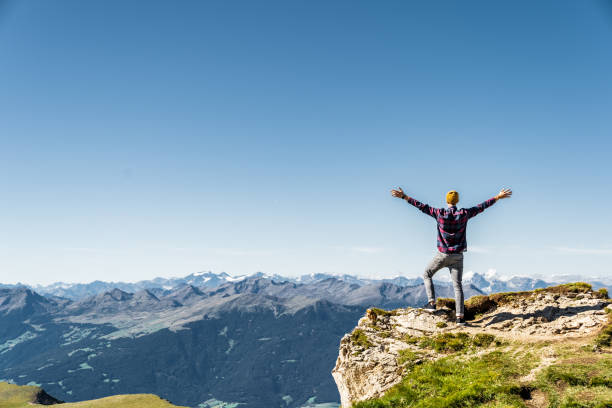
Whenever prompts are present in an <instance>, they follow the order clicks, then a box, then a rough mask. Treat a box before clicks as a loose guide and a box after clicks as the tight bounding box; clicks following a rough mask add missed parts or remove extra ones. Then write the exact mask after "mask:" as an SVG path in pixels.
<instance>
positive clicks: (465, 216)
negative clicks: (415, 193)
mask: <svg viewBox="0 0 612 408" xmlns="http://www.w3.org/2000/svg"><path fill="white" fill-rule="evenodd" d="M407 201H408V202H409V203H410V204H412V205H414V206H415V207H416V208H418V209H419V210H421V211H423V212H424V213H425V214H427V215H430V216H432V217H434V218H435V219H436V221H437V222H438V251H440V252H443V253H451V254H454V253H461V252H463V251H467V241H466V240H465V231H466V228H467V222H468V220H469V219H470V218H472V217H475V216H476V215H478V214H480V213H481V212H483V211H484V210H485V209H486V208H488V207H490V206H492V205H493V204H495V202H496V201H497V200H496V199H495V198H490V199H488V200H487V201H485V202H484V203H481V204H478V205H477V206H476V207H471V208H461V209H457V206H454V205H453V206H452V207H448V208H432V207H430V206H429V205H427V204H423V203H421V202H420V201H417V200H415V199H414V198H411V197H407Z"/></svg>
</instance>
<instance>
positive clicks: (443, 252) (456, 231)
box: [391, 187, 512, 326]
mask: <svg viewBox="0 0 612 408" xmlns="http://www.w3.org/2000/svg"><path fill="white" fill-rule="evenodd" d="M391 195H392V196H393V197H398V198H401V199H403V200H406V201H407V202H408V203H409V204H412V205H414V206H415V207H416V208H418V209H419V210H421V211H422V212H424V213H425V214H427V215H430V216H432V217H433V218H435V219H436V221H437V223H438V253H437V254H436V255H435V256H434V258H433V259H432V261H431V262H430V263H429V266H427V269H426V270H425V273H424V274H423V279H424V280H425V290H426V291H427V298H428V299H429V302H428V303H427V304H426V305H425V306H424V307H423V309H424V310H426V311H428V312H433V311H435V310H436V294H435V292H434V285H433V282H432V280H431V278H432V277H433V276H434V274H435V273H436V272H438V271H439V270H440V269H442V268H444V267H448V269H449V270H450V273H451V278H452V280H453V287H454V289H455V310H456V312H457V324H458V325H461V326H465V319H464V313H463V309H464V306H463V286H462V285H461V277H462V275H463V252H465V251H467V242H466V239H465V232H466V228H467V222H468V220H469V219H470V218H472V217H475V216H476V215H478V214H480V213H481V212H483V211H484V210H485V209H486V208H488V207H490V206H492V205H493V204H495V203H496V202H497V200H501V199H503V198H509V197H511V196H512V190H510V189H509V188H504V189H502V190H501V191H500V192H499V194H498V195H496V196H495V197H493V198H490V199H488V200H487V201H485V202H484V203H481V204H478V205H477V206H476V207H471V208H461V209H458V208H457V203H458V202H459V193H458V192H456V191H454V190H451V191H449V192H448V193H447V194H446V203H447V208H432V207H430V206H429V205H427V204H423V203H421V202H419V201H417V200H415V199H414V198H412V197H408V196H407V195H406V194H404V191H403V190H402V189H401V188H399V187H398V189H397V190H391Z"/></svg>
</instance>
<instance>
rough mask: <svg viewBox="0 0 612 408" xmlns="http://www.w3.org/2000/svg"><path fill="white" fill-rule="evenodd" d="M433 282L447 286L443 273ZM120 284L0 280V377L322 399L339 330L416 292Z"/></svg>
mask: <svg viewBox="0 0 612 408" xmlns="http://www.w3.org/2000/svg"><path fill="white" fill-rule="evenodd" d="M440 275H441V276H444V275H443V274H442V273H441V274H440ZM543 282H544V281H541V280H537V279H530V278H512V279H508V280H499V279H494V277H491V276H484V275H477V274H466V276H465V280H464V289H465V295H466V298H469V297H471V296H474V295H482V294H484V293H487V291H488V290H494V289H496V288H502V289H503V290H504V291H506V290H512V291H515V290H523V289H531V288H535V287H539V286H540V285H542V284H543ZM435 284H436V293H437V295H438V296H439V297H453V288H452V285H451V284H450V282H439V281H436V282H435ZM123 285H124V284H119V285H115V284H112V283H104V282H93V283H91V284H77V285H74V286H71V285H66V284H61V285H60V284H55V285H50V286H48V287H46V288H47V290H50V293H47V294H44V295H43V294H41V293H38V292H37V291H36V290H34V289H33V288H29V287H25V286H17V287H15V286H11V287H4V288H0V381H2V380H5V381H9V382H14V383H17V384H20V385H25V384H37V385H38V384H40V385H42V386H44V388H45V389H46V390H48V391H49V392H50V393H51V394H52V395H54V396H57V397H58V398H61V399H62V400H66V401H77V400H89V399H94V398H100V397H105V396H109V395H115V394H126V393H153V394H157V395H160V396H161V397H163V398H168V399H169V400H172V401H175V402H176V403H178V404H181V405H186V406H191V407H205V408H206V407H209V405H210V404H212V405H211V406H219V405H221V406H224V407H226V408H229V407H235V406H236V405H235V404H243V408H251V407H252V408H264V407H266V408H267V407H269V406H283V407H285V408H301V407H304V406H308V407H313V406H316V405H317V404H324V403H326V404H327V405H326V407H328V408H329V407H330V405H329V404H332V405H334V404H337V403H338V402H339V395H338V391H337V389H336V387H335V385H334V383H333V380H332V378H331V375H330V371H331V368H332V366H333V361H334V359H335V357H336V355H337V349H338V342H339V341H340V339H341V337H342V336H343V334H344V333H346V332H347V331H348V330H350V329H351V328H352V327H354V325H355V322H356V321H357V320H358V319H359V317H360V316H362V315H363V314H364V312H365V310H366V309H367V308H369V307H380V308H385V309H395V308H404V307H407V306H412V307H414V306H420V305H422V304H424V303H425V302H426V300H427V296H426V293H425V288H424V285H423V284H422V280H421V279H419V278H416V279H412V280H411V279H407V278H405V277H398V278H395V279H380V280H375V279H362V278H358V277H355V276H352V275H343V276H332V275H326V274H316V275H307V276H303V277H300V278H295V279H288V278H283V277H281V276H267V275H264V274H261V273H258V274H254V275H251V276H246V277H231V276H229V275H227V274H212V273H199V274H191V275H189V276H187V277H185V278H172V279H162V278H158V279H154V280H152V281H143V282H139V283H136V284H125V285H128V286H123ZM129 285H132V286H129ZM172 285H174V286H172ZM115 286H119V287H115ZM478 286H480V287H482V288H483V289H480V288H479V287H478ZM58 288H60V289H61V292H58V291H55V289H58ZM100 288H105V289H106V290H102V291H98V290H99V289H100ZM130 288H131V289H132V290H133V291H131V290H126V289H130ZM90 292H91V294H89V295H88V296H80V295H82V294H83V293H90ZM61 295H63V296H67V295H71V296H73V297H75V298H74V299H67V298H66V297H63V296H61ZM77 295H79V296H77ZM253 378H258V381H253ZM207 401H208V402H207ZM210 401H214V404H213V402H210ZM207 404H208V405H207ZM223 404H225V405H223ZM319 408H323V405H321V406H320V407H319Z"/></svg>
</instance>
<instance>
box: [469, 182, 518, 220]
mask: <svg viewBox="0 0 612 408" xmlns="http://www.w3.org/2000/svg"><path fill="white" fill-rule="evenodd" d="M510 197H512V190H510V189H509V188H503V189H502V190H501V191H500V192H499V194H498V195H496V196H495V197H493V198H489V199H488V200H487V201H485V202H484V203H480V204H478V205H477V206H476V207H471V208H468V209H467V213H468V218H472V217H475V216H476V215H478V214H480V213H481V212H483V211H484V210H486V209H487V208H489V207H490V206H492V205H493V204H495V203H496V202H497V200H501V199H504V198H510Z"/></svg>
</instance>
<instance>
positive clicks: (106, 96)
mask: <svg viewBox="0 0 612 408" xmlns="http://www.w3.org/2000/svg"><path fill="white" fill-rule="evenodd" d="M0 92H1V94H0V96H1V97H0V115H1V117H0V119H1V120H0V141H1V143H0V189H1V200H0V210H1V213H2V216H1V217H0V231H1V233H0V281H1V282H5V283H7V282H17V281H21V282H26V283H48V282H52V281H58V280H63V281H91V280H94V279H104V280H125V281H128V280H131V281H133V280H138V279H147V278H152V277H155V276H180V275H186V274H188V273H191V272H195V271H199V270H213V271H215V272H221V271H226V272H228V273H231V274H243V273H251V272H255V271H263V272H267V273H280V274H285V275H299V274H303V273H311V272H331V273H354V274H358V275H364V276H379V277H382V276H392V275H397V274H403V275H406V276H417V275H420V274H421V272H422V270H423V269H424V267H425V265H426V263H427V262H428V260H429V259H430V258H431V256H432V255H433V253H434V251H435V223H434V220H433V219H431V218H429V217H426V216H425V215H423V214H421V213H419V212H418V211H416V210H415V209H414V208H412V207H410V206H409V205H407V204H405V203H402V202H401V201H399V200H397V199H393V198H392V197H391V196H390V194H389V190H390V189H391V188H392V187H395V186H402V187H403V188H404V190H405V191H406V192H407V193H408V194H410V195H412V196H414V197H415V198H417V199H420V200H422V201H425V202H428V203H430V204H431V205H436V206H443V205H444V194H445V193H446V191H448V190H449V189H456V190H458V191H459V192H460V193H461V199H462V200H461V202H460V205H461V204H462V205H465V206H471V205H474V204H477V203H479V202H481V201H483V200H485V199H487V198H489V197H491V196H493V195H494V194H496V193H497V192H498V191H499V189H500V188H502V187H511V188H512V189H513V190H514V196H513V198H512V199H510V200H505V201H502V202H500V203H498V204H496V205H495V206H493V207H492V208H491V209H489V210H487V211H486V212H485V213H484V214H481V215H479V216H478V217H477V218H475V219H473V220H472V221H471V223H470V225H469V227H468V245H469V246H470V248H472V249H473V250H472V251H470V252H469V253H468V255H467V256H466V261H465V267H466V270H473V271H476V272H485V271H487V270H488V269H489V268H494V269H496V270H497V271H498V272H499V273H501V274H506V275H513V274H517V275H533V274H540V275H542V276H547V275H549V274H553V273H555V274H560V273H580V274H585V275H601V276H604V275H610V272H611V266H610V265H611V264H612V238H611V236H610V231H612V219H611V217H610V216H609V212H610V209H609V208H608V207H609V205H610V203H611V202H612V187H611V183H610V180H609V179H610V173H611V170H612V165H611V164H610V153H611V152H612V142H611V137H612V4H611V2H610V1H607V0H601V1H598V0H593V1H586V0H585V1H574V0H564V1H560V0H554V1H553V0H550V1H538V2H533V1H517V0H512V1H504V2H501V1H499V2H497V1H496V2H491V1H470V2H458V1H436V2H425V1H421V2H406V1H386V2H382V3H381V2H373V1H369V2H365V1H286V0H283V1H259V2H253V1H246V0H245V1H180V2H177V1H151V0H147V1H124V0H121V1H113V0H104V1H102V0H100V1H86V2H85V1H81V0H71V1H66V0H56V1H53V2H50V1H46V0H27V1H13V2H10V1H8V2H7V1H3V2H0Z"/></svg>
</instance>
